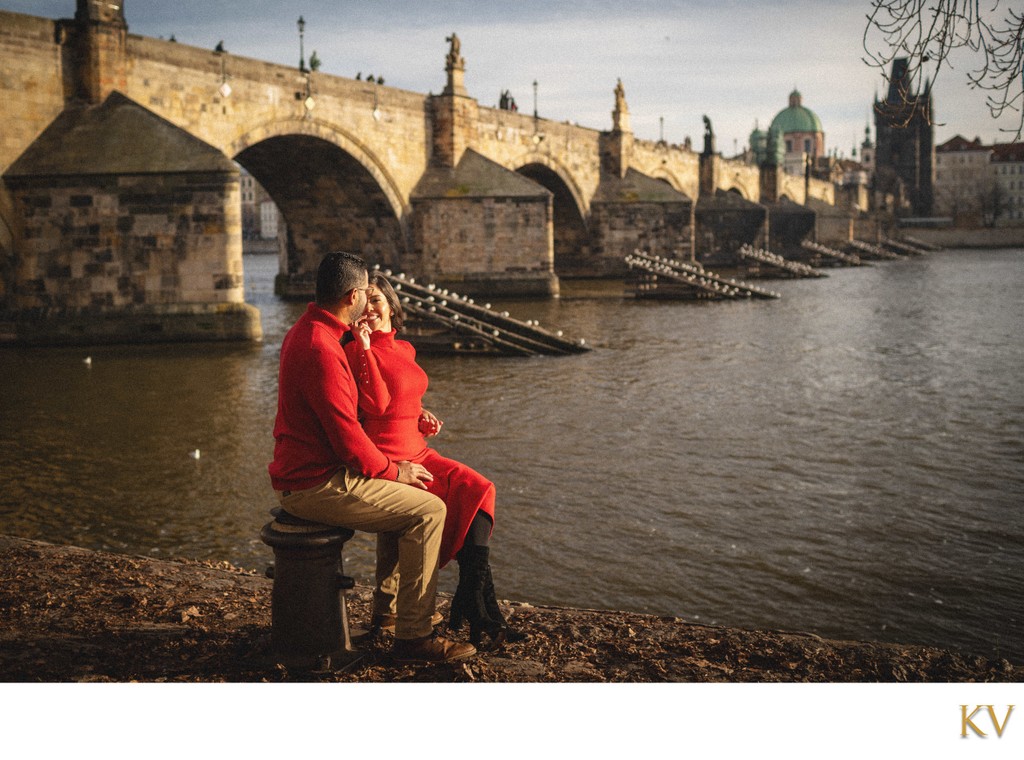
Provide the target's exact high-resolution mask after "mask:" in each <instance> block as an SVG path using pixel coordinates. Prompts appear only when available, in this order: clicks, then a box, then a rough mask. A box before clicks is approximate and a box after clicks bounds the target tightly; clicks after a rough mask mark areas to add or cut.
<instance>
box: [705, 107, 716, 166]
mask: <svg viewBox="0 0 1024 760" xmlns="http://www.w3.org/2000/svg"><path fill="white" fill-rule="evenodd" d="M714 152H715V130H713V129H712V128H711V119H709V118H708V117H707V115H706V114H705V115H704V155H705V156H711V155H713V154H714Z"/></svg>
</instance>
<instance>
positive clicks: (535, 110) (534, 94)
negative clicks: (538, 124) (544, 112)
mask: <svg viewBox="0 0 1024 760" xmlns="http://www.w3.org/2000/svg"><path fill="white" fill-rule="evenodd" d="M533 118H535V119H536V118H537V80H536V79H534V80H533Z"/></svg>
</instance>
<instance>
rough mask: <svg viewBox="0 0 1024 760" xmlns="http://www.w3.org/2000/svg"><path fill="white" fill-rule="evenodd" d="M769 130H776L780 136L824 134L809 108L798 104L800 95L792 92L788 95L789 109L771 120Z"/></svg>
mask: <svg viewBox="0 0 1024 760" xmlns="http://www.w3.org/2000/svg"><path fill="white" fill-rule="evenodd" d="M771 129H773V130H774V129H778V130H779V131H780V132H782V134H784V135H788V134H790V133H791V132H824V131H825V130H824V129H822V128H821V119H819V118H818V115H817V114H815V113H814V111H812V110H811V109H809V108H804V107H803V106H802V105H801V104H800V93H799V92H797V91H796V90H793V92H791V93H790V94H789V108H786V109H784V110H782V111H779V113H778V115H777V116H776V117H775V118H774V119H772V126H771Z"/></svg>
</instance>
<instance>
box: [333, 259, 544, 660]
mask: <svg viewBox="0 0 1024 760" xmlns="http://www.w3.org/2000/svg"><path fill="white" fill-rule="evenodd" d="M404 321H405V314H404V311H403V310H402V306H401V303H400V302H399V300H398V296H397V294H396V293H395V291H394V289H393V288H392V287H391V284H390V283H389V282H388V281H387V279H386V278H385V277H384V275H382V274H380V273H379V272H375V273H372V274H371V276H370V290H369V297H368V300H367V306H366V314H365V315H364V317H363V318H362V319H361V320H360V321H359V322H357V324H356V325H355V328H356V329H354V330H353V333H354V334H355V340H352V341H350V342H349V343H348V344H347V345H346V346H345V350H346V352H347V353H348V357H349V362H350V364H351V366H352V371H353V374H355V375H356V382H357V385H358V386H359V413H360V420H361V422H362V425H363V429H364V430H365V431H366V433H367V435H368V436H369V437H370V440H372V441H373V442H374V443H375V444H377V447H378V448H379V449H380V450H381V451H382V452H384V453H385V454H387V455H388V456H389V457H390V458H391V459H392V460H395V461H400V460H409V461H411V462H415V463H417V464H420V465H423V467H425V468H426V469H427V470H428V471H429V472H430V473H431V474H432V475H433V476H434V477H433V480H430V481H426V482H425V483H424V485H425V486H426V489H427V490H428V491H430V492H431V493H433V494H435V495H436V496H439V497H440V498H441V499H442V500H443V501H444V503H445V506H446V507H447V509H448V511H447V515H446V517H445V523H444V532H443V534H442V538H441V552H440V558H439V562H440V566H441V567H444V566H445V565H446V564H448V562H450V561H451V559H452V558H453V557H454V558H455V560H456V561H457V562H458V564H459V585H458V587H457V588H456V590H455V596H454V597H453V598H452V604H451V616H450V618H449V627H450V628H451V629H452V630H459V628H461V627H462V622H463V620H467V621H468V622H469V632H470V639H471V640H472V641H473V643H474V644H475V645H477V646H481V645H483V646H485V647H486V644H485V643H484V641H483V637H484V636H487V637H488V639H489V642H487V643H489V644H490V646H492V647H496V646H499V645H500V644H501V643H502V642H504V641H519V640H522V639H523V638H525V636H524V635H523V634H521V633H519V632H517V631H514V630H512V629H511V628H510V627H509V626H508V623H507V622H506V620H505V617H504V615H502V613H501V609H500V607H499V606H498V602H497V599H496V597H495V592H494V581H493V578H492V576H491V567H490V561H489V554H490V548H489V542H490V536H491V532H492V528H493V526H494V495H495V491H494V484H493V483H491V481H489V480H488V479H487V478H485V477H484V476H483V475H481V474H480V473H478V472H476V471H475V470H473V469H471V468H469V467H467V466H466V465H464V464H462V463H461V462H456V461H455V460H454V459H448V458H447V457H443V456H441V455H440V454H438V453H437V452H436V451H435V450H434V449H432V448H430V447H429V446H427V442H426V438H427V437H431V436H434V435H437V433H438V432H439V431H440V430H441V426H442V424H443V423H442V422H441V420H439V419H438V418H437V417H435V416H434V415H433V414H432V413H430V412H429V411H427V410H426V409H424V408H423V406H422V400H423V394H424V393H425V392H426V390H427V382H428V380H427V373H426V372H424V371H423V369H422V368H421V367H420V366H419V365H418V364H417V363H416V349H415V348H413V346H412V344H411V343H409V342H408V341H405V340H398V339H397V338H396V333H397V332H398V331H399V330H401V329H402V327H403V323H404ZM392 543H393V542H392V540H391V539H390V538H389V537H387V536H386V535H385V534H380V535H379V536H378V543H377V590H376V592H375V594H374V611H375V612H374V617H375V620H374V622H375V623H379V621H380V620H382V619H387V617H388V616H390V615H391V614H393V609H394V599H395V590H397V585H398V584H397V580H396V579H397V574H396V573H397V556H398V553H397V545H394V546H392V545H390V544H392Z"/></svg>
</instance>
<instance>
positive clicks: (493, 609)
mask: <svg viewBox="0 0 1024 760" xmlns="http://www.w3.org/2000/svg"><path fill="white" fill-rule="evenodd" d="M483 595H484V608H485V609H486V610H487V616H488V617H489V618H490V619H491V620H493V621H495V622H496V623H498V624H499V625H500V626H501V628H502V631H503V633H504V639H505V641H508V642H511V643H515V642H517V641H523V640H525V639H526V634H525V633H523V632H522V631H517V630H516V629H515V628H513V627H512V626H510V625H509V624H508V621H507V620H505V616H504V615H503V614H502V613H501V607H499V606H498V598H497V596H496V595H495V593H494V578H493V577H492V576H491V565H490V562H488V563H487V572H486V577H485V578H484V589H483Z"/></svg>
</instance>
